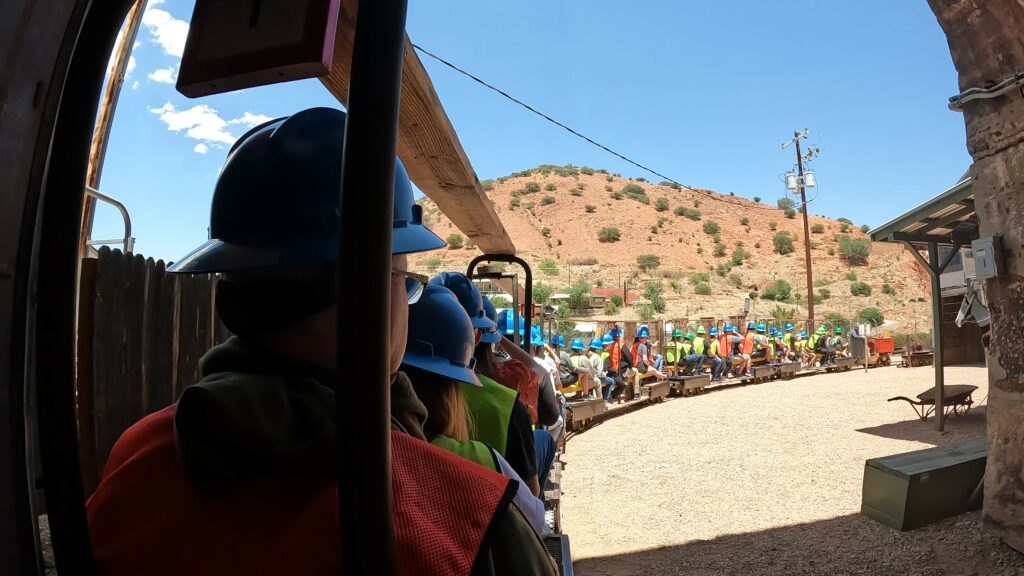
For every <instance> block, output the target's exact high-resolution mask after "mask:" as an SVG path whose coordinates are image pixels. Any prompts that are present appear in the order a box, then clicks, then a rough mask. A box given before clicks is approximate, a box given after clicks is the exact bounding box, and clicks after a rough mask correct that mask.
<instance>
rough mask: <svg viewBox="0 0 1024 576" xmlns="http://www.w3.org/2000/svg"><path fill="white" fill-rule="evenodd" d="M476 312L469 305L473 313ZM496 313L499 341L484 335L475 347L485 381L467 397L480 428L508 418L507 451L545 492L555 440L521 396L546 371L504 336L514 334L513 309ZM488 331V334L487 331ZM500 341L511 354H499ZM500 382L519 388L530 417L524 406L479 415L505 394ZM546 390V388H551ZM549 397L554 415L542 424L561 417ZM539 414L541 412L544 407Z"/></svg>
mask: <svg viewBox="0 0 1024 576" xmlns="http://www.w3.org/2000/svg"><path fill="white" fill-rule="evenodd" d="M481 305H482V306H483V309H484V314H485V315H489V314H490V312H489V307H488V306H487V305H484V304H483V303H482V302H481ZM474 312H475V311H470V316H471V317H472V315H473V313H474ZM494 314H496V318H495V320H496V322H495V323H496V324H497V327H496V328H495V330H494V331H495V333H496V339H497V342H494V343H492V342H490V341H489V340H492V339H493V337H489V338H486V339H485V338H484V337H483V336H481V341H480V343H479V344H477V345H476V349H475V350H474V351H473V358H474V360H476V372H477V375H478V377H479V378H480V381H481V382H482V383H483V384H484V387H483V388H482V389H479V390H470V389H468V388H467V390H466V397H467V399H469V400H470V403H469V406H470V409H471V412H473V413H474V416H477V418H476V420H477V427H478V428H481V427H483V426H495V425H497V426H500V425H505V423H506V422H507V423H508V424H507V430H508V435H507V436H506V438H505V456H506V458H507V459H508V461H509V462H510V463H511V464H512V466H513V468H515V470H516V471H517V472H518V473H519V475H520V476H521V477H522V478H523V480H525V481H526V484H527V486H529V487H530V491H531V492H533V494H534V495H537V496H540V495H541V494H542V492H543V490H544V480H545V479H546V478H547V475H548V472H550V468H551V463H552V462H553V461H554V457H555V448H556V447H555V440H554V438H552V436H551V435H550V434H548V433H547V432H546V431H544V430H536V429H534V428H533V425H535V424H537V423H538V420H536V419H534V418H533V416H532V415H531V414H530V412H529V409H528V404H527V403H526V402H524V401H523V398H522V397H523V391H527V393H532V392H533V390H532V389H531V381H530V380H531V379H532V378H533V377H535V375H536V374H538V373H539V374H540V375H541V380H543V378H544V376H543V373H544V371H543V370H542V369H540V367H538V366H537V365H536V363H535V362H534V361H533V359H532V358H531V357H530V355H529V354H528V353H527V352H526V351H525V350H523V349H522V348H520V347H519V346H516V345H515V344H514V343H513V342H512V341H511V340H509V339H508V338H507V337H506V336H505V334H510V333H512V332H513V331H514V329H515V327H514V326H513V323H512V322H510V321H509V315H508V314H507V313H506V314H502V313H500V312H498V311H495V312H494ZM520 325H522V324H520ZM485 335H487V334H486V332H485ZM495 347H498V348H500V349H501V350H502V351H503V352H505V354H506V355H507V356H508V357H507V358H503V357H502V356H499V355H498V354H496V353H495V350H494V348H495ZM495 385H497V386H500V387H504V388H507V389H510V390H512V391H513V392H516V393H517V395H516V398H517V400H518V404H519V406H517V407H516V408H519V407H520V406H521V407H523V408H526V418H525V419H524V418H523V417H522V413H521V412H520V411H519V410H513V411H512V412H511V413H510V414H508V415H506V414H505V413H504V412H500V413H498V414H495V415H494V416H497V417H498V419H497V420H496V421H495V420H493V416H490V417H487V418H484V417H482V416H479V415H478V413H477V412H478V410H482V408H481V407H482V406H486V403H487V402H489V401H491V400H493V399H494V397H497V396H500V393H499V392H498V391H497V390H494V389H492V388H493V387H494V386H495ZM545 393H547V391H546V390H545ZM481 395H486V397H479V396H481ZM537 398H538V401H539V398H540V385H539V384H538V385H537ZM548 402H550V403H551V404H552V405H551V407H550V410H546V411H545V413H546V414H548V413H550V414H551V417H550V418H549V419H546V420H545V421H544V422H541V423H542V424H546V423H553V422H557V417H556V416H555V415H556V414H559V413H560V412H559V410H560V408H559V406H557V405H556V404H554V399H553V398H550V399H549V400H548ZM537 416H538V418H539V416H540V414H539V412H538V413H537ZM503 430H504V429H503V428H497V429H491V430H490V432H488V433H487V435H486V436H484V432H483V431H480V432H478V433H477V434H478V436H477V437H474V440H483V441H485V442H486V441H487V438H488V437H490V435H491V434H492V433H494V432H499V433H500V432H502V431H503ZM499 442H500V440H499ZM488 443H489V442H488ZM499 452H501V450H499Z"/></svg>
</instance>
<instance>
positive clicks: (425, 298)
mask: <svg viewBox="0 0 1024 576" xmlns="http://www.w3.org/2000/svg"><path fill="white" fill-rule="evenodd" d="M475 340H476V335H475V333H474V327H473V324H472V323H471V322H470V318H469V317H468V316H467V315H466V312H465V310H464V309H463V308H462V306H461V305H460V304H459V302H458V300H457V299H456V298H455V295H454V294H453V293H452V292H451V291H449V290H448V289H447V288H444V287H442V286H438V285H428V286H427V287H426V288H425V289H424V290H423V294H422V295H421V296H420V298H419V300H417V301H416V303H415V304H412V305H410V306H409V336H408V340H407V342H406V346H405V356H404V357H403V358H402V370H403V371H404V372H405V374H406V375H407V376H408V377H409V380H410V381H411V382H412V388H413V390H414V391H415V392H416V397H417V398H419V399H420V401H421V402H423V405H424V406H425V407H426V409H427V419H426V420H425V421H424V422H423V432H424V434H425V436H426V437H427V440H429V441H430V443H431V444H433V445H434V446H437V447H438V448H441V449H442V450H445V451H447V452H451V453H452V454H455V455H456V456H461V457H463V458H465V459H467V460H469V461H471V462H475V463H477V464H480V465H481V466H484V467H485V468H488V469H491V470H494V471H495V472H498V473H500V474H504V475H505V476H507V477H509V478H511V479H512V480H515V481H516V483H517V485H518V489H517V492H516V497H515V501H514V502H515V505H516V506H518V507H519V510H520V511H521V512H522V513H523V515H524V516H525V517H526V519H527V520H529V522H530V525H531V526H533V529H534V530H535V531H536V532H537V534H538V535H540V534H541V533H542V532H543V530H544V504H543V503H542V502H541V501H540V499H538V498H537V497H536V496H534V495H533V494H531V493H530V489H529V487H527V486H526V484H525V483H524V482H523V481H522V479H521V478H520V477H519V474H517V473H516V471H515V470H513V469H512V466H510V465H509V463H508V462H507V461H506V460H505V459H504V458H502V457H501V456H500V455H498V454H497V453H496V452H495V451H494V449H492V448H491V447H489V446H488V445H486V444H484V443H483V442H478V441H476V440H470V434H469V429H470V418H469V411H468V409H467V408H466V400H465V398H464V397H463V395H462V386H461V385H460V382H461V383H462V384H468V385H471V386H482V384H480V380H479V379H477V376H476V374H475V373H474V372H473V347H474V346H473V345H474V342H475Z"/></svg>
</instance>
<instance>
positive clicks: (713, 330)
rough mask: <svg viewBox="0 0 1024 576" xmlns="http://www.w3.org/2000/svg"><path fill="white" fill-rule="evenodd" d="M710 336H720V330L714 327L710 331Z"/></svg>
mask: <svg viewBox="0 0 1024 576" xmlns="http://www.w3.org/2000/svg"><path fill="white" fill-rule="evenodd" d="M708 335H709V336H718V328H716V327H714V326H712V327H711V330H708Z"/></svg>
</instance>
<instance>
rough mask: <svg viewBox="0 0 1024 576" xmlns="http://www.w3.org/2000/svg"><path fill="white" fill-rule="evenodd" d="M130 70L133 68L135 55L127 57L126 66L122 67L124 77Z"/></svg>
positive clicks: (130, 73)
mask: <svg viewBox="0 0 1024 576" xmlns="http://www.w3.org/2000/svg"><path fill="white" fill-rule="evenodd" d="M132 70H135V56H129V57H128V66H126V67H125V69H124V77H125V78H127V77H129V76H131V75H132Z"/></svg>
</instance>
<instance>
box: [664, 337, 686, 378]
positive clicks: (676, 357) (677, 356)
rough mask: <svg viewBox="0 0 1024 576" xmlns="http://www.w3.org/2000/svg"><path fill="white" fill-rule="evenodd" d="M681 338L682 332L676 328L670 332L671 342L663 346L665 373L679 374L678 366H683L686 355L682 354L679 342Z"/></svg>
mask: <svg viewBox="0 0 1024 576" xmlns="http://www.w3.org/2000/svg"><path fill="white" fill-rule="evenodd" d="M682 337H683V331H682V329H680V328H676V329H675V330H674V331H673V332H672V340H670V341H669V343H668V344H666V345H665V364H666V365H667V367H668V368H667V371H671V372H673V373H676V374H678V373H679V365H680V364H684V365H685V360H686V355H685V354H684V353H683V343H682V342H680V341H679V339H680V338H682Z"/></svg>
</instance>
